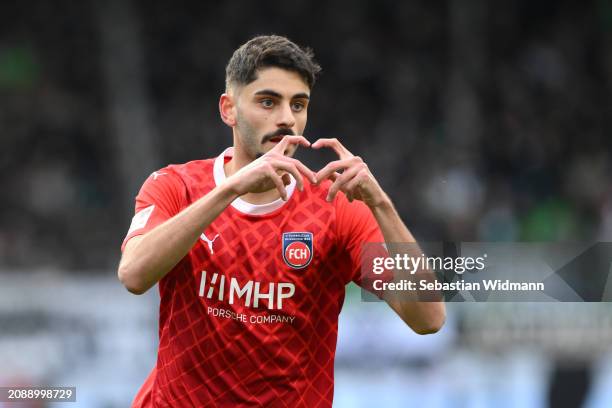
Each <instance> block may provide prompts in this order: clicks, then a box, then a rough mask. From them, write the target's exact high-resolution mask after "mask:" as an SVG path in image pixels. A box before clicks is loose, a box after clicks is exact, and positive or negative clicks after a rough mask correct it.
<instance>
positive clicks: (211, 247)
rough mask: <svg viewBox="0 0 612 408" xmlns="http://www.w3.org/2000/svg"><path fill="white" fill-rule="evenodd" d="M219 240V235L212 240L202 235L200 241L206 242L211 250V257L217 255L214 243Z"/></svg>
mask: <svg viewBox="0 0 612 408" xmlns="http://www.w3.org/2000/svg"><path fill="white" fill-rule="evenodd" d="M217 238H219V234H217V235H215V237H214V238H213V239H212V240H210V239H208V237H207V236H206V235H204V233H202V234H201V235H200V239H201V240H202V241H205V242H206V243H207V244H208V249H209V250H210V254H211V255H212V254H214V253H215V251H214V250H213V243H214V242H215V240H216V239H217Z"/></svg>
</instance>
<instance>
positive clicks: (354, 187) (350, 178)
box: [310, 139, 388, 208]
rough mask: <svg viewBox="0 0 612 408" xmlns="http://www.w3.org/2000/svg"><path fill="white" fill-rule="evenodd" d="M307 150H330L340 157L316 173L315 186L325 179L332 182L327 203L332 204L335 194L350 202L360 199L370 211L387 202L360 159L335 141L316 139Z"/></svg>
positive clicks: (383, 193)
mask: <svg viewBox="0 0 612 408" xmlns="http://www.w3.org/2000/svg"><path fill="white" fill-rule="evenodd" d="M310 147H312V148H313V149H320V148H321V147H329V148H332V149H333V150H334V151H335V152H336V153H337V154H338V156H339V158H340V159H339V160H335V161H332V162H330V163H328V164H327V166H325V167H323V168H322V169H321V170H319V172H318V173H317V174H316V179H317V183H320V182H321V181H323V180H325V179H328V178H329V179H331V180H332V181H333V184H332V185H331V187H330V188H329V192H328V193H327V201H332V200H333V199H334V197H335V196H336V194H337V193H338V191H342V192H343V193H344V194H346V197H347V198H348V200H349V201H351V202H352V201H353V200H360V201H363V202H364V203H365V204H366V205H368V207H370V208H374V207H377V206H379V205H381V204H383V203H384V202H385V201H386V200H388V198H387V195H386V194H385V192H384V191H383V189H382V188H381V187H380V185H379V184H378V181H376V178H374V176H373V175H372V173H371V172H370V169H369V168H368V165H367V164H365V162H364V161H363V160H362V159H361V157H359V156H355V155H353V154H352V153H351V152H350V151H349V150H348V149H347V148H346V147H344V146H343V145H342V143H340V141H338V139H319V140H317V141H316V142H314V143H313V144H312V145H311V146H310ZM339 171H342V173H339Z"/></svg>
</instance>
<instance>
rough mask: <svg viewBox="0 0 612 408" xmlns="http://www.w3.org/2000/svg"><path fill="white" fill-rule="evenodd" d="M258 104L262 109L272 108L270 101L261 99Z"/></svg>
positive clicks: (272, 104) (272, 103)
mask: <svg viewBox="0 0 612 408" xmlns="http://www.w3.org/2000/svg"><path fill="white" fill-rule="evenodd" d="M259 103H261V106H263V107H264V108H271V107H272V106H274V102H273V101H272V99H262V100H261V101H260V102H259Z"/></svg>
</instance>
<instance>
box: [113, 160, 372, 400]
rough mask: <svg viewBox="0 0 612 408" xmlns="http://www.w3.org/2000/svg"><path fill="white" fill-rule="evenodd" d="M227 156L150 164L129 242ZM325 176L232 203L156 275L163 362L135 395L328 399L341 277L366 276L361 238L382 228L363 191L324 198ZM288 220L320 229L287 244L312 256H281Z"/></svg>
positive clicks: (179, 205) (291, 228) (190, 197)
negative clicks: (273, 197) (275, 198)
mask: <svg viewBox="0 0 612 408" xmlns="http://www.w3.org/2000/svg"><path fill="white" fill-rule="evenodd" d="M228 160H231V158H230V157H226V156H225V153H224V154H222V155H221V156H219V158H217V159H216V160H215V159H209V160H198V161H192V162H189V163H186V164H182V165H171V166H168V167H166V168H163V169H161V170H158V171H156V172H154V173H153V174H152V175H151V176H150V177H149V178H148V179H147V180H146V181H145V183H144V185H143V187H142V189H141V190H140V192H139V194H138V196H137V197H136V215H135V216H134V219H133V221H132V226H131V227H130V230H129V231H128V234H127V236H126V238H125V240H124V242H123V246H122V248H124V247H125V243H126V242H127V241H128V240H129V239H130V238H132V237H133V236H135V235H140V234H144V233H146V232H147V231H150V230H151V229H153V228H155V227H156V226H157V225H159V224H161V223H163V222H164V221H165V220H167V219H168V218H171V217H172V216H174V215H176V214H177V213H179V212H180V211H181V210H182V209H184V208H185V207H187V206H189V205H190V204H191V203H193V202H194V201H196V200H198V199H199V198H200V197H202V196H204V195H205V194H207V193H208V192H209V191H210V190H212V189H213V188H215V186H216V181H215V177H214V175H213V172H214V170H213V168H214V166H215V161H216V162H219V161H221V163H220V164H221V169H222V168H223V167H222V164H223V163H224V162H227V161H228ZM217 182H218V180H217ZM329 185H330V182H329V181H327V182H325V183H322V184H321V185H320V186H316V185H310V183H305V185H304V191H302V192H300V191H299V190H297V189H294V190H292V194H291V196H290V198H289V199H288V201H287V202H285V203H279V206H278V208H272V209H270V208H268V210H267V211H248V210H247V211H245V210H244V208H242V207H239V208H242V210H239V209H237V208H236V207H237V206H235V205H231V206H228V207H227V208H226V209H225V210H224V211H223V212H222V213H221V214H220V215H219V216H218V217H217V218H216V219H215V220H214V221H213V222H212V223H211V224H210V226H209V227H208V228H207V229H206V230H205V231H203V235H202V236H201V237H200V239H199V240H198V242H196V244H195V245H194V246H193V248H192V249H191V250H190V252H189V253H188V254H187V255H186V256H185V257H184V258H183V259H182V260H181V261H180V262H179V263H178V264H177V265H176V266H175V267H174V268H173V269H172V270H171V271H170V272H169V273H168V274H167V275H165V276H164V277H163V278H162V279H161V280H160V282H159V293H160V298H161V299H160V310H159V350H158V358H157V364H156V367H155V368H154V369H153V371H152V372H151V374H150V375H149V377H148V378H147V380H146V382H145V383H144V385H143V386H142V388H141V389H140V391H139V393H138V395H137V396H136V398H135V400H134V402H133V405H132V406H133V407H138V408H141V407H142V408H144V407H192V406H193V407H215V406H217V407H225V406H228V407H237V406H265V407H309V408H310V407H331V405H332V400H333V390H334V372H333V368H334V355H335V350H336V338H337V332H338V315H339V313H340V310H341V308H342V303H343V301H344V293H345V285H346V284H347V283H348V282H350V281H355V282H356V283H358V284H361V282H360V273H359V267H360V252H361V246H362V244H363V243H365V242H383V237H382V234H381V232H380V230H379V228H378V225H377V223H376V221H375V219H374V217H373V216H372V214H371V212H370V210H369V209H368V208H367V207H366V206H365V205H364V204H363V203H361V202H357V201H354V202H352V203H349V202H348V200H347V199H346V197H345V196H344V194H342V193H339V194H338V195H337V196H336V198H335V199H334V201H333V202H327V201H326V200H325V198H326V194H327V191H328V189H329ZM242 204H245V202H242ZM254 207H260V206H254ZM288 232H299V233H306V234H298V236H299V237H302V238H303V237H304V236H305V237H308V236H309V234H308V233H310V234H312V235H311V238H312V239H311V241H310V244H311V248H310V251H309V249H308V242H307V241H308V240H306V241H303V240H302V244H297V248H298V251H294V252H293V255H291V254H289V252H286V253H285V255H286V256H289V257H290V258H291V256H293V257H297V258H295V259H297V261H296V260H295V259H294V261H295V262H293V263H294V264H295V263H296V262H297V263H298V264H300V265H302V264H305V261H304V260H305V259H307V258H308V257H309V256H311V260H310V263H308V264H307V265H306V266H305V267H301V268H295V267H292V266H290V265H289V263H288V262H287V260H286V257H283V252H284V248H283V233H288ZM285 250H288V248H286V249H285ZM299 250H301V252H300V251H299ZM301 255H302V256H303V258H304V259H300V256H301ZM300 261H301V262H300Z"/></svg>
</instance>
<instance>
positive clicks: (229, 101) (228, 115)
mask: <svg viewBox="0 0 612 408" xmlns="http://www.w3.org/2000/svg"><path fill="white" fill-rule="evenodd" d="M219 113H220V114H221V120H222V121H223V122H224V123H225V124H226V125H227V126H229V127H234V126H236V105H235V103H234V97H233V96H232V95H230V94H227V93H224V94H222V95H221V97H220V98H219Z"/></svg>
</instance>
